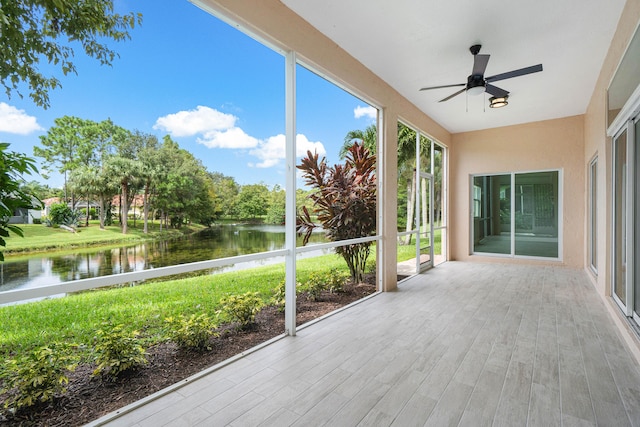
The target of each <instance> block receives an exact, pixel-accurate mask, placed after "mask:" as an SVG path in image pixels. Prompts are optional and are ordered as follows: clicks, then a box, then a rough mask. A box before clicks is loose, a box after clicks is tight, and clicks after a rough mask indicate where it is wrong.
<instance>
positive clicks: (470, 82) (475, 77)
mask: <svg viewBox="0 0 640 427" xmlns="http://www.w3.org/2000/svg"><path fill="white" fill-rule="evenodd" d="M476 87H479V88H482V91H481V92H480V91H478V90H477V89H476V90H475V91H471V92H470V93H471V94H473V93H474V92H476V91H478V93H482V92H484V87H485V82H484V76H482V75H480V74H472V75H470V76H469V77H467V90H471V89H473V88H476Z"/></svg>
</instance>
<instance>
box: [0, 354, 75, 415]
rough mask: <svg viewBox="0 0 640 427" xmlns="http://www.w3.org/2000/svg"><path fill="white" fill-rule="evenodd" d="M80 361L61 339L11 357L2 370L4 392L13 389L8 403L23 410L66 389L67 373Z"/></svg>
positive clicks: (0, 374) (5, 405)
mask: <svg viewBox="0 0 640 427" xmlns="http://www.w3.org/2000/svg"><path fill="white" fill-rule="evenodd" d="M76 363H77V361H76V359H75V357H74V356H73V355H71V354H70V352H69V351H68V345H61V344H58V343H54V344H52V345H51V346H43V347H39V348H36V349H35V350H33V351H31V352H29V353H27V354H26V355H24V356H21V357H19V358H14V359H8V360H7V361H6V363H5V365H4V366H3V368H2V370H0V378H2V379H3V380H4V382H5V387H6V389H5V390H1V391H0V392H9V393H10V395H9V397H8V399H7V400H5V402H4V407H5V408H11V409H14V410H19V409H20V408H24V407H29V406H33V405H34V404H36V403H38V402H48V401H50V400H53V398H54V396H55V395H56V393H64V392H66V388H65V386H66V384H68V383H69V377H68V376H67V373H68V372H69V371H73V370H74V369H75V366H76Z"/></svg>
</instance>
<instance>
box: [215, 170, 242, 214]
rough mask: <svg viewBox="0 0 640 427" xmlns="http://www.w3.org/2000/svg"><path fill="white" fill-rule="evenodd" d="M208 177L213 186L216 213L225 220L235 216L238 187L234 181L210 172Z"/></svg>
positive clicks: (218, 173) (228, 177)
mask: <svg viewBox="0 0 640 427" xmlns="http://www.w3.org/2000/svg"><path fill="white" fill-rule="evenodd" d="M209 176H210V178H211V180H212V182H213V186H214V191H215V198H214V204H215V206H216V207H215V209H216V211H217V212H220V215H223V216H226V217H227V218H228V217H233V216H235V215H237V209H236V200H237V197H238V193H239V192H240V186H239V185H238V183H237V182H236V180H235V179H234V178H233V177H230V176H226V175H224V174H222V173H220V172H210V173H209Z"/></svg>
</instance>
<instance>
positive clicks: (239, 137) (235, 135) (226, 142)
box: [196, 127, 260, 148]
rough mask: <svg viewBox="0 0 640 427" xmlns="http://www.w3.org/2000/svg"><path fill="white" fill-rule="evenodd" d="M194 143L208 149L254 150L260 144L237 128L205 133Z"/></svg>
mask: <svg viewBox="0 0 640 427" xmlns="http://www.w3.org/2000/svg"><path fill="white" fill-rule="evenodd" d="M196 141H198V143H200V144H202V145H205V146H207V147H209V148H254V147H256V146H258V144H259V142H260V141H259V140H258V139H256V138H254V137H252V136H251V135H247V134H246V133H245V132H244V131H243V130H242V129H240V128H237V127H232V128H229V129H226V130H223V131H210V132H206V133H205V134H204V135H203V137H202V138H198V139H196Z"/></svg>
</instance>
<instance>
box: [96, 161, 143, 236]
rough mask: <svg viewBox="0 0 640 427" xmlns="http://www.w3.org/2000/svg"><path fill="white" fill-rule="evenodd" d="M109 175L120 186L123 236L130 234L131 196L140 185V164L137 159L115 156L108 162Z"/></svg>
mask: <svg viewBox="0 0 640 427" xmlns="http://www.w3.org/2000/svg"><path fill="white" fill-rule="evenodd" d="M105 168H106V170H107V173H108V174H109V175H110V176H112V177H113V178H114V179H116V180H117V182H118V185H119V186H120V196H121V202H120V218H121V221H122V223H121V227H122V234H127V232H128V221H127V220H128V216H129V206H130V201H131V199H130V198H129V195H130V194H135V188H136V185H137V184H138V183H139V176H138V175H137V171H138V170H140V163H139V162H138V161H137V160H136V159H131V158H129V157H125V156H113V157H110V158H109V159H108V160H107V164H106V167H105Z"/></svg>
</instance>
